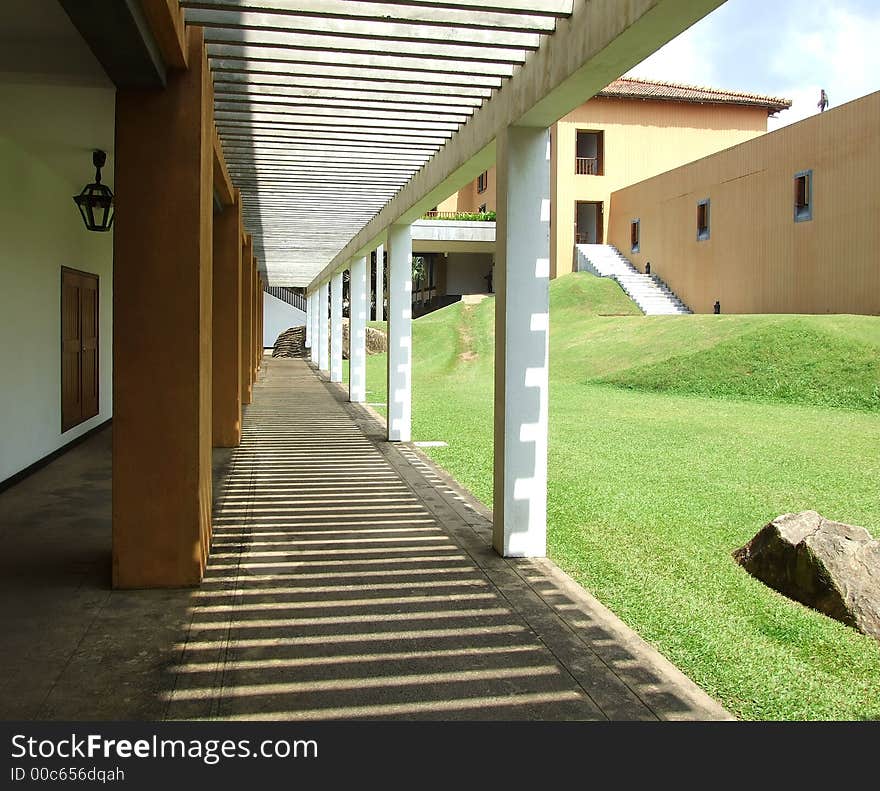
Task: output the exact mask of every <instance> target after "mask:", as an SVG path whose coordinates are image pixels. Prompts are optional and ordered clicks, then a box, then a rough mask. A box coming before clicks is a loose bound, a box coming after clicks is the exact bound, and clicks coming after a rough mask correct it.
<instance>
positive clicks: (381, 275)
mask: <svg viewBox="0 0 880 791" xmlns="http://www.w3.org/2000/svg"><path fill="white" fill-rule="evenodd" d="M384 303H385V247H384V246H383V245H381V244H380V245H379V246H378V247H377V248H376V321H382V320H383V319H384V318H385V307H384Z"/></svg>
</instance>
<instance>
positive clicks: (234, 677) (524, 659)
mask: <svg viewBox="0 0 880 791" xmlns="http://www.w3.org/2000/svg"><path fill="white" fill-rule="evenodd" d="M346 397H347V395H346V393H345V392H343V390H342V389H341V388H340V387H339V386H337V385H331V384H328V383H326V382H325V381H323V379H321V378H319V376H318V375H317V374H316V373H315V372H314V370H313V369H312V368H311V366H309V365H308V364H307V363H306V362H305V361H303V360H269V361H266V363H265V365H264V372H263V374H262V375H261V378H260V379H259V381H258V383H257V384H256V386H255V388H254V401H253V403H252V404H251V406H250V407H248V408H247V409H246V412H245V418H244V424H243V436H242V442H241V445H240V447H239V448H237V449H235V450H234V451H226V452H215V453H216V454H217V455H216V456H215V486H214V493H215V497H214V520H213V523H214V537H213V546H212V553H211V557H210V560H209V563H208V568H207V573H206V576H205V579H204V582H203V584H202V586H201V588H200V589H198V590H179V589H178V590H151V591H123V590H110V569H109V558H110V546H109V544H110V496H109V495H110V488H109V474H110V442H109V434H110V432H109V430H106V431H104V432H102V433H99V434H97V435H96V436H94V437H92V438H91V439H90V440H88V441H87V442H85V443H83V444H82V445H80V446H78V447H77V448H75V449H74V450H72V451H70V452H69V453H68V454H66V455H65V456H63V457H61V458H60V459H57V460H56V461H54V462H53V463H52V464H50V465H49V466H47V467H46V468H44V469H43V470H41V471H40V472H38V473H36V474H35V475H33V476H31V477H30V478H29V479H27V480H25V481H24V482H22V483H20V484H18V485H17V486H15V487H13V488H12V489H10V490H9V491H7V492H5V493H4V494H2V495H0V514H2V515H3V516H2V523H0V539H2V540H3V542H4V553H3V556H2V558H3V559H2V561H0V563H2V565H3V566H4V567H5V568H3V569H2V574H0V580H2V584H3V588H4V590H3V594H4V595H3V605H2V608H0V620H2V623H0V628H2V631H3V635H4V645H5V646H6V648H5V650H4V652H2V655H0V679H2V683H3V684H4V687H3V690H2V691H3V694H2V695H0V718H3V719H18V718H21V719H31V718H32V719H37V718H48V719H129V718H132V719H135V718H136V719H161V718H170V719H190V718H222V719H229V718H242V719H260V718H269V719H285V720H288V719H290V720H295V719H329V718H346V719H350V718H367V719H376V718H388V717H390V718H417V719H430V718H439V719H452V718H466V719H475V718H481V719H483V718H487V719H542V720H560V719H628V720H629V719H657V718H660V719H716V718H724V717H726V716H727V715H726V713H725V712H724V710H723V709H721V707H720V706H718V705H717V704H716V703H715V702H714V701H712V700H711V699H710V698H709V697H708V696H706V695H705V694H704V693H703V692H702V691H701V690H699V688H697V687H696V686H695V685H694V684H693V683H692V682H690V681H689V680H688V679H687V678H685V677H684V676H683V675H682V674H681V673H680V672H679V671H677V670H676V669H675V668H674V667H673V666H672V665H670V664H669V663H668V662H667V661H666V660H665V659H663V658H662V657H661V656H659V655H658V654H657V653H656V652H655V651H653V650H652V649H651V648H650V647H649V646H647V645H646V644H645V643H644V642H643V641H641V640H640V639H639V638H638V637H636V636H635V635H634V634H633V633H632V632H631V631H630V630H629V629H627V628H626V627H625V626H623V624H622V623H620V622H619V621H618V620H617V619H616V618H615V617H614V616H613V615H611V614H610V613H609V612H608V611H607V610H605V609H604V608H603V607H602V606H601V605H600V604H598V602H596V601H595V600H594V599H592V597H590V596H589V595H588V594H586V593H585V592H584V591H583V590H582V589H581V588H580V587H579V586H577V585H575V584H574V583H573V582H572V581H571V580H570V579H569V578H567V577H566V576H565V575H563V574H562V573H561V572H559V570H558V569H556V568H555V567H554V566H553V564H552V563H550V562H549V561H545V560H514V559H506V558H502V557H500V556H499V555H498V554H497V553H495V552H494V551H493V550H492V546H491V522H490V521H489V519H488V518H487V514H486V512H485V510H484V509H482V507H481V506H480V505H479V504H477V503H476V502H474V501H473V500H472V499H471V498H470V497H469V496H468V495H467V493H465V492H462V491H461V490H459V489H458V487H457V486H456V485H455V484H454V483H453V482H452V481H450V480H449V479H448V478H447V477H446V476H445V475H444V474H443V473H442V472H441V471H439V470H437V469H436V468H435V467H434V466H433V465H432V464H431V463H430V462H429V461H427V460H426V459H425V458H424V457H422V456H421V454H419V453H418V452H417V451H415V450H414V449H413V448H412V447H411V446H409V445H393V444H391V443H388V442H386V441H385V432H384V428H383V426H381V425H380V424H379V422H378V421H377V420H376V419H375V417H374V416H373V415H372V414H371V413H369V412H368V410H366V409H365V408H363V407H361V406H359V405H355V404H351V403H348V402H347V401H346ZM38 554H39V555H40V556H41V562H40V563H39V573H38V575H37V576H35V571H36V568H35V566H34V565H33V564H32V562H30V561H28V560H27V559H28V558H31V559H33V558H35V557H37V556H38ZM47 560H49V561H50V562H46V561H47ZM21 564H24V565H21ZM12 689H14V690H15V694H14V695H12V694H8V693H9V692H10V691H11V690H12Z"/></svg>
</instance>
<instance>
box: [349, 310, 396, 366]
mask: <svg viewBox="0 0 880 791" xmlns="http://www.w3.org/2000/svg"><path fill="white" fill-rule="evenodd" d="M348 327H349V320H348V319H346V318H343V319H342V356H343V358H344V359H346V360H347V359H348V358H349V349H350V348H351V347H350V346H349V343H348V332H349V330H348ZM387 351H388V336H387V335H385V333H384V332H382V330H377V329H376V328H375V327H367V354H382V352H387Z"/></svg>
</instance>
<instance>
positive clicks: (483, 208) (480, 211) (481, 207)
mask: <svg viewBox="0 0 880 791" xmlns="http://www.w3.org/2000/svg"><path fill="white" fill-rule="evenodd" d="M477 211H478V212H479V213H480V214H485V213H486V204H485V203H484V204H483V205H482V206H480V208H479V209H477Z"/></svg>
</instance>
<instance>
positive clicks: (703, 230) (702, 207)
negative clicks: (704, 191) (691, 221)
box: [697, 198, 710, 242]
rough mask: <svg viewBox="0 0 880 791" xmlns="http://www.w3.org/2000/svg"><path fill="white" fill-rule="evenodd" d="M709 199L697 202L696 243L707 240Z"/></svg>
mask: <svg viewBox="0 0 880 791" xmlns="http://www.w3.org/2000/svg"><path fill="white" fill-rule="evenodd" d="M709 208H710V207H709V199H708V198H706V199H705V200H701V201H697V241H698V242H704V241H706V240H707V239H708V238H709V222H710V216H709Z"/></svg>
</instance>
